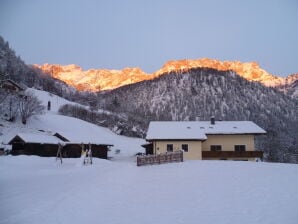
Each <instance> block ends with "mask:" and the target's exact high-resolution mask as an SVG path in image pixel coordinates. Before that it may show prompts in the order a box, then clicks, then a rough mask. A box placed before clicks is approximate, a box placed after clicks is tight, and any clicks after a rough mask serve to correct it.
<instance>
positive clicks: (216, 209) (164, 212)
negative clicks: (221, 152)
mask: <svg viewBox="0 0 298 224" xmlns="http://www.w3.org/2000/svg"><path fill="white" fill-rule="evenodd" d="M81 162H82V161H81V160H80V159H64V163H63V164H62V165H60V164H59V163H56V162H55V159H54V158H41V157H36V156H15V157H12V156H2V157H0V189H1V191H0V201H1V203H0V223H1V224H2V223H3V224H4V223H15V224H17V223H22V224H26V223H28V224H29V223H30V224H34V223H36V224H40V223H43V224H46V223H49V224H50V223H51V224H52V223H57V224H58V223H72V224H76V223H79V224H82V223H156V224H159V223H223V224H224V223H235V224H238V223H242V224H244V223H247V224H251V223H262V224H266V223H268V224H269V223H270V224H273V223H286V224H290V223H293V224H296V223H297V220H298V213H297V211H298V210H297V209H298V166H297V165H292V164H270V163H255V162H234V161H187V162H183V163H173V164H164V165H155V166H144V167H137V166H136V164H135V163H134V161H133V160H130V161H129V160H127V161H126V162H118V161H108V160H102V159H95V163H94V164H93V165H91V166H82V165H81Z"/></svg>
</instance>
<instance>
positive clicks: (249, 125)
mask: <svg viewBox="0 0 298 224" xmlns="http://www.w3.org/2000/svg"><path fill="white" fill-rule="evenodd" d="M265 133H266V131H265V130H264V129H262V128H260V127H259V126H258V125H256V124H255V123H254V122H252V121H216V122H215V124H213V125H212V124H211V123H210V121H152V122H150V124H149V128H148V132H147V136H146V139H147V140H154V139H185V140H190V139H200V140H205V139H207V136H206V135H212V134H214V135H220V134H223V135H228V134H235V135H237V134H265Z"/></svg>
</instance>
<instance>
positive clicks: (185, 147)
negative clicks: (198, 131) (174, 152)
mask: <svg viewBox="0 0 298 224" xmlns="http://www.w3.org/2000/svg"><path fill="white" fill-rule="evenodd" d="M181 148H182V150H183V151H184V152H188V144H182V146H181Z"/></svg>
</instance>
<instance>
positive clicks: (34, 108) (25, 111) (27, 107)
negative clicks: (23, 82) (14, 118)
mask: <svg viewBox="0 0 298 224" xmlns="http://www.w3.org/2000/svg"><path fill="white" fill-rule="evenodd" d="M19 105H20V106H19V108H20V114H21V119H22V123H23V124H26V122H27V119H28V118H29V117H31V116H32V115H35V114H42V113H43V112H44V110H45V107H44V106H43V105H42V103H41V101H40V100H38V99H37V97H36V96H34V95H33V94H32V93H27V94H26V96H24V97H22V98H21V100H20V104H19Z"/></svg>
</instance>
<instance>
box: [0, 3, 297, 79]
mask: <svg viewBox="0 0 298 224" xmlns="http://www.w3.org/2000/svg"><path fill="white" fill-rule="evenodd" d="M0 35H1V36H2V37H3V38H4V39H5V40H6V41H8V42H9V44H10V46H11V47H12V48H13V49H14V50H15V52H16V53H17V55H19V56H20V57H21V58H22V59H23V60H24V61H25V62H26V63H27V64H44V63H50V64H62V65H66V64H77V65H79V66H81V67H82V68H83V69H91V68H107V69H123V68H125V67H139V68H141V69H142V70H144V71H145V72H148V73H151V72H154V71H156V70H158V69H159V68H161V67H162V65H163V64H164V63H166V61H168V60H179V59H197V58H205V57H207V58H213V59H218V60H232V61H234V60H239V61H242V62H250V61H254V62H258V63H259V64H260V66H261V67H262V68H263V69H265V70H266V71H268V72H269V73H272V74H275V75H279V76H287V75H289V74H292V73H297V72H298V55H297V54H298V43H297V42H298V1H297V0H250V1H247V0H205V1H204V0H150V1H149V0H0Z"/></svg>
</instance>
